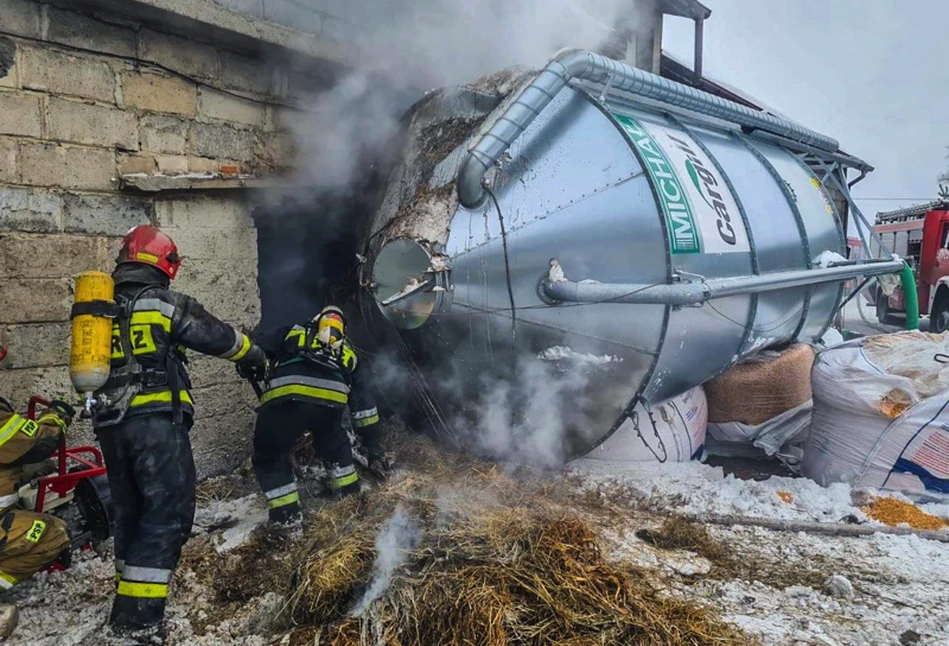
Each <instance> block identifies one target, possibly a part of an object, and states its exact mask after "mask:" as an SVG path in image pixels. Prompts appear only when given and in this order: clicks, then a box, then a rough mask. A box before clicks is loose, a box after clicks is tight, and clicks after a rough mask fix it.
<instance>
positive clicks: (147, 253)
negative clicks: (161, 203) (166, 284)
mask: <svg viewBox="0 0 949 646" xmlns="http://www.w3.org/2000/svg"><path fill="white" fill-rule="evenodd" d="M116 262H117V263H118V264H120V265H121V264H123V263H126V262H138V263H142V264H145V265H151V266H152V267H157V268H158V269H160V270H161V271H163V272H164V273H166V274H168V277H169V278H171V279H172V280H173V279H174V278H175V274H177V273H178V268H179V267H181V256H179V255H178V247H177V246H176V245H175V241H174V240H172V239H171V238H169V237H168V236H167V235H165V234H164V233H162V232H161V230H160V229H158V228H157V227H152V226H147V225H142V226H137V227H135V228H133V229H132V230H131V231H129V232H128V233H127V234H125V240H123V241H122V249H121V250H119V257H118V258H117V259H116Z"/></svg>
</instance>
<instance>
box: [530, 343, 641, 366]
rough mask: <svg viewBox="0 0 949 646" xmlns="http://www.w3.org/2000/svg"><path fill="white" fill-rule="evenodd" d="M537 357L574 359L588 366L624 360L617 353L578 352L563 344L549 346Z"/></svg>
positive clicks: (552, 359) (542, 358) (546, 359)
mask: <svg viewBox="0 0 949 646" xmlns="http://www.w3.org/2000/svg"><path fill="white" fill-rule="evenodd" d="M537 358H538V359H540V360H541V361H573V362H575V363H580V364H584V365H588V366H604V365H607V364H610V363H620V362H622V361H623V358H622V357H617V356H615V355H611V354H604V355H601V356H598V355H595V354H585V353H582V352H577V351H576V350H573V349H571V348H568V347H566V346H563V345H555V346H553V347H550V348H547V349H546V350H544V351H543V352H541V353H540V354H539V355H537Z"/></svg>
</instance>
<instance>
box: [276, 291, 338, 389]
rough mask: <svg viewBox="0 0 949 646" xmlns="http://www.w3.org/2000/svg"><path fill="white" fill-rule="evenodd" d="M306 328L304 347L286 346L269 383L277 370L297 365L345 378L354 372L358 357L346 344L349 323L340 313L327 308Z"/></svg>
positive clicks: (307, 323)
mask: <svg viewBox="0 0 949 646" xmlns="http://www.w3.org/2000/svg"><path fill="white" fill-rule="evenodd" d="M324 319H325V320H324ZM302 327H303V333H302V335H301V338H302V344H301V342H300V341H298V342H297V344H296V346H295V347H288V346H289V344H284V348H283V350H282V351H281V353H280V354H279V355H278V356H277V357H276V359H275V360H274V361H273V363H272V364H271V368H270V374H268V375H267V379H268V381H269V380H270V379H271V377H272V373H273V371H274V370H276V369H277V368H280V367H282V366H286V365H288V364H291V363H296V362H297V361H303V362H306V363H308V364H310V365H313V366H317V367H321V368H328V369H330V370H333V371H336V372H339V373H340V374H341V375H342V376H343V377H344V378H345V377H346V375H347V372H352V369H354V368H355V362H356V355H355V353H353V352H352V350H350V349H349V348H348V346H347V344H346V332H345V330H346V319H345V317H344V316H343V312H342V311H341V310H340V309H338V308H336V307H327V308H324V309H323V311H322V312H320V313H319V315H318V316H317V317H316V318H314V319H311V320H310V321H307V322H306V323H304V324H303V326H302ZM334 332H335V334H334ZM334 337H335V338H334Z"/></svg>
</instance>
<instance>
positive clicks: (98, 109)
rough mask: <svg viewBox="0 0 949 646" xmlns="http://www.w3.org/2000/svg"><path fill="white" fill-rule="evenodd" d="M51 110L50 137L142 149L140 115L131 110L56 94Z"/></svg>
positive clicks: (96, 144)
mask: <svg viewBox="0 0 949 646" xmlns="http://www.w3.org/2000/svg"><path fill="white" fill-rule="evenodd" d="M48 110H49V112H48V114H49V122H48V124H49V138H50V139H54V140H56V141H66V142H72V143H77V144H89V145H93V146H104V147H107V148H113V147H114V148H118V149H119V150H138V119H137V118H136V116H135V115H134V114H132V113H131V112H126V111H124V110H117V109H115V108H107V107H105V106H101V105H95V104H92V103H81V102H79V101H69V100H67V99H59V98H56V97H50V98H49V105H48Z"/></svg>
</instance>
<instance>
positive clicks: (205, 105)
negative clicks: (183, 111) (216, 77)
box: [198, 87, 267, 127]
mask: <svg viewBox="0 0 949 646" xmlns="http://www.w3.org/2000/svg"><path fill="white" fill-rule="evenodd" d="M198 114H199V115H200V116H202V117H205V118H209V119H220V120H221V121H231V122H237V123H242V124H247V125H249V126H256V127H263V125H264V122H265V121H266V117H267V110H266V108H265V106H264V105H263V104H261V103H256V102H254V101H248V100H247V99H240V98H238V97H236V96H233V95H230V94H226V93H224V92H218V91H217V90H212V89H210V88H206V87H203V88H201V89H200V90H199V91H198Z"/></svg>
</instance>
